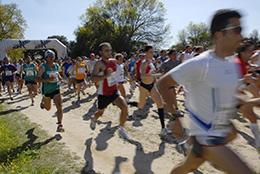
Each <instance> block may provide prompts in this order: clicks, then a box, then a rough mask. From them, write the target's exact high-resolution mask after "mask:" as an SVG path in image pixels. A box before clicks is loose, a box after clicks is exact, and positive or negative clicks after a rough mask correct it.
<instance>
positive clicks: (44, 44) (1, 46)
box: [0, 39, 68, 60]
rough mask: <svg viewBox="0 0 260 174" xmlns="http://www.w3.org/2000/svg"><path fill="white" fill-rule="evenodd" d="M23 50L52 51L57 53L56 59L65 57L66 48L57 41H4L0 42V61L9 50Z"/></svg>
mask: <svg viewBox="0 0 260 174" xmlns="http://www.w3.org/2000/svg"><path fill="white" fill-rule="evenodd" d="M15 48H23V49H25V50H27V49H28V50H33V49H53V50H55V51H56V53H57V57H58V59H63V58H65V57H67V54H68V53H67V47H66V46H65V45H64V44H63V43H61V42H60V41H59V40H57V39H47V40H23V39H4V40H2V41H0V60H2V59H3V58H4V57H5V56H6V55H7V51H8V50H9V49H15Z"/></svg>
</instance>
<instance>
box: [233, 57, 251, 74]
mask: <svg viewBox="0 0 260 174" xmlns="http://www.w3.org/2000/svg"><path fill="white" fill-rule="evenodd" d="M234 62H235V63H236V64H237V65H238V66H239V69H240V73H241V76H242V77H243V76H244V75H246V74H247V73H248V68H247V66H248V64H247V63H246V62H245V61H244V60H242V59H241V58H240V57H238V56H237V57H236V58H235V60H234Z"/></svg>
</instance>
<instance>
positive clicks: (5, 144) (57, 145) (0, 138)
mask: <svg viewBox="0 0 260 174" xmlns="http://www.w3.org/2000/svg"><path fill="white" fill-rule="evenodd" d="M6 110H7V107H6V106H3V105H0V112H3V111H6ZM61 138H62V137H61V136H59V135H55V136H53V137H50V136H48V135H47V134H46V133H45V132H44V131H43V130H41V129H40V128H39V127H38V126H37V125H36V124H32V123H30V122H29V120H28V119H27V118H26V117H25V116H24V115H22V114H20V113H18V112H11V113H9V114H5V115H1V114H0V174H2V173H3V174H18V173H19V174H49V173H50V174H54V173H55V174H56V173H57V174H63V173H64V174H67V173H68V174H74V173H80V166H81V164H80V163H78V162H77V161H79V160H77V158H76V157H75V155H72V154H70V153H69V152H68V151H66V150H65V149H64V144H62V143H61V142H58V141H59V140H60V139H61Z"/></svg>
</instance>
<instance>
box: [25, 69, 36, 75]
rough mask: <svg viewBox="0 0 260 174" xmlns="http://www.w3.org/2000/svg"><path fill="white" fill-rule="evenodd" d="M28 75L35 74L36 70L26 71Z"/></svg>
mask: <svg viewBox="0 0 260 174" xmlns="http://www.w3.org/2000/svg"><path fill="white" fill-rule="evenodd" d="M26 76H34V71H33V70H28V71H26Z"/></svg>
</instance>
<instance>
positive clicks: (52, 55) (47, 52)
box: [44, 50, 55, 58]
mask: <svg viewBox="0 0 260 174" xmlns="http://www.w3.org/2000/svg"><path fill="white" fill-rule="evenodd" d="M50 56H51V57H55V53H54V51H52V50H47V51H45V53H44V57H45V58H48V57H50Z"/></svg>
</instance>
